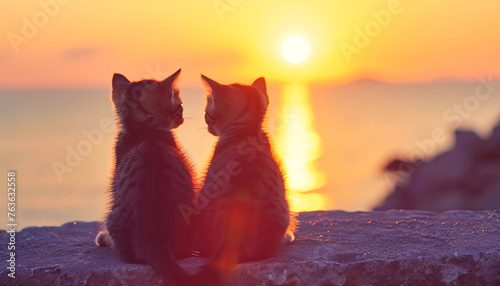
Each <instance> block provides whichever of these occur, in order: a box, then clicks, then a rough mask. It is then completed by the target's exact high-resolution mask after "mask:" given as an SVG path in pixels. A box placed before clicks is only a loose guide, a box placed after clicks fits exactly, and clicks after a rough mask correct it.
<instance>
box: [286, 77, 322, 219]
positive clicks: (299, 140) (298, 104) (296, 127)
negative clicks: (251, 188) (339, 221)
mask: <svg viewBox="0 0 500 286" xmlns="http://www.w3.org/2000/svg"><path fill="white" fill-rule="evenodd" d="M280 112H281V113H282V114H283V118H285V120H284V121H283V122H282V124H281V126H280V129H279V133H278V138H277V146H278V148H279V151H280V154H281V155H282V157H283V163H284V165H285V170H286V172H287V186H288V189H289V192H290V200H291V201H292V207H293V210H294V211H306V210H315V209H321V208H322V207H323V205H324V198H323V196H322V195H321V194H317V193H314V194H313V193H304V192H308V191H312V190H316V189H319V188H321V187H322V186H323V185H325V183H326V177H325V174H324V173H323V172H321V171H320V170H319V169H318V166H317V162H316V161H317V159H318V158H319V157H320V156H321V139H320V137H319V136H318V134H317V133H316V132H315V131H314V126H313V114H312V111H311V106H310V103H309V94H308V91H307V88H306V86H305V85H301V84H294V85H288V86H285V88H284V91H283V97H282V101H281V111H280Z"/></svg>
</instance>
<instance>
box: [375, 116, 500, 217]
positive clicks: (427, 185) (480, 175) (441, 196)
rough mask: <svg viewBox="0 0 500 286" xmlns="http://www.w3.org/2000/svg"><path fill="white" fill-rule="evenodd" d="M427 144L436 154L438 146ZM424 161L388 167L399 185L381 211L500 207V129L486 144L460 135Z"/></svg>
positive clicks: (470, 135) (468, 133) (466, 133)
mask: <svg viewBox="0 0 500 286" xmlns="http://www.w3.org/2000/svg"><path fill="white" fill-rule="evenodd" d="M421 144H422V148H424V149H430V148H431V146H433V145H432V144H435V143H434V142H432V141H430V139H429V140H427V142H426V143H425V144H424V143H421ZM420 151H423V150H420ZM420 159H423V160H415V159H414V158H413V160H409V162H408V161H407V160H400V159H396V160H394V161H392V162H391V163H390V164H388V165H387V166H386V168H385V170H386V171H387V172H388V174H389V175H390V176H391V177H393V178H395V180H396V181H397V182H398V183H397V184H396V186H395V188H394V191H393V192H392V193H391V194H390V195H389V196H388V197H387V198H386V199H385V201H384V202H382V203H381V204H380V205H379V206H378V207H376V208H375V210H389V209H419V210H430V211H446V210H451V209H474V210H480V209H499V208H500V124H499V125H498V126H497V127H495V128H494V129H493V130H492V132H491V134H490V135H489V136H488V138H484V139H483V138H480V137H479V136H478V135H477V134H476V133H475V132H473V131H466V130H457V131H456V132H455V145H454V147H453V148H451V149H450V150H448V151H446V152H444V153H442V154H439V155H437V156H436V157H434V158H428V159H425V158H420Z"/></svg>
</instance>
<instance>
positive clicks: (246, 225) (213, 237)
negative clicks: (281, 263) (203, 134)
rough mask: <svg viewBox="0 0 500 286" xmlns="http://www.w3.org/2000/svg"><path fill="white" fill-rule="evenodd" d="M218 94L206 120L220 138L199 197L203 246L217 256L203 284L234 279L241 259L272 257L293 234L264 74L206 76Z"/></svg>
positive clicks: (213, 94) (212, 99)
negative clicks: (229, 78) (247, 80)
mask: <svg viewBox="0 0 500 286" xmlns="http://www.w3.org/2000/svg"><path fill="white" fill-rule="evenodd" d="M202 78H203V80H204V81H205V82H206V83H207V84H208V87H209V89H210V91H211V94H210V95H209V96H208V98H207V106H206V113H205V120H206V122H207V124H208V130H209V132H210V133H212V134H213V135H215V136H218V137H219V140H218V142H217V145H216V147H215V151H214V154H213V157H212V160H211V162H210V165H209V167H208V170H207V172H206V177H205V180H204V185H203V187H202V189H201V191H200V193H199V196H198V201H197V204H198V206H197V207H198V209H200V210H201V212H200V214H199V215H198V217H197V223H198V226H197V229H198V237H199V250H200V254H201V255H202V256H208V257H210V259H209V262H208V264H207V265H205V266H204V268H203V270H202V271H201V272H200V273H198V274H197V275H196V280H197V281H199V283H201V285H211V284H220V283H223V282H224V281H226V280H227V279H228V278H229V276H230V274H231V273H232V271H233V270H234V268H235V267H236V265H237V263H238V262H244V261H253V260H260V259H266V258H269V257H271V256H273V255H275V254H276V253H277V252H278V250H279V249H280V248H281V246H282V245H283V244H284V243H286V242H289V241H291V240H293V231H294V230H295V218H294V216H293V215H291V213H290V209H289V206H288V202H287V199H286V189H285V183H284V179H283V174H282V170H281V166H280V164H279V163H278V162H277V161H276V159H275V157H274V154H273V152H272V149H271V144H270V142H269V138H268V135H267V133H266V132H265V131H264V130H263V127H262V123H263V121H264V117H265V114H266V111H267V108H268V105H269V98H268V95H267V90H266V82H265V80H264V78H259V79H257V80H256V81H255V82H254V83H253V84H252V85H250V86H248V85H241V84H231V85H223V84H219V83H217V82H216V81H214V80H211V79H209V78H207V77H205V76H203V75H202Z"/></svg>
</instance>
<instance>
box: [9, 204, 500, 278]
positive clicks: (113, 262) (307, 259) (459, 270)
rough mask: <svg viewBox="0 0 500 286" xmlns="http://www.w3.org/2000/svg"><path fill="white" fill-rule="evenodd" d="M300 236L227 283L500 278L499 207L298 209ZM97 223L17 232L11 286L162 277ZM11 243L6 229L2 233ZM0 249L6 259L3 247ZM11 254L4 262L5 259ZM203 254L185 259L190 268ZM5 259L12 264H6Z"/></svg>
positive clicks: (244, 266)
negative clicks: (103, 244) (102, 243)
mask: <svg viewBox="0 0 500 286" xmlns="http://www.w3.org/2000/svg"><path fill="white" fill-rule="evenodd" d="M299 220H300V223H301V224H300V229H299V231H298V233H297V236H296V240H295V241H294V242H292V243H291V244H290V245H289V246H287V247H286V248H285V249H283V251H282V252H281V253H279V255H277V256H276V257H274V258H272V259H269V260H266V261H259V262H253V263H244V264H241V265H240V266H239V267H238V269H237V271H236V272H235V273H234V276H233V277H232V279H231V280H230V281H229V285H500V210H495V211H449V212H445V213H433V212H427V211H400V210H391V211H386V212H366V213H363V212H358V213H347V212H341V211H329V212H327V211H322V212H309V213H301V214H300V216H299ZM98 227H99V224H98V223H97V222H91V223H86V222H72V223H67V224H64V225H62V226H61V227H31V228H26V229H24V230H22V231H21V232H19V233H17V234H16V243H17V244H16V247H17V250H18V252H17V254H16V278H15V280H14V279H11V278H8V277H7V273H8V272H9V270H8V269H6V268H5V267H2V268H1V273H0V276H1V277H0V282H1V283H2V284H7V285H160V282H161V281H160V280H159V279H158V277H157V276H156V275H155V274H154V273H153V272H152V270H151V269H150V267H148V266H145V265H133V264H125V263H122V262H121V261H120V260H119V259H118V258H117V257H116V256H115V255H114V254H113V253H112V252H111V251H110V250H109V249H106V248H99V247H97V246H96V245H95V244H94V241H93V240H94V237H95V235H96V233H97V231H98ZM0 238H1V241H3V242H4V243H3V244H4V245H7V240H8V234H7V233H6V232H5V231H1V233H0ZM0 257H3V258H5V259H6V258H8V253H7V249H6V247H1V250H0ZM4 261H5V260H4ZM202 262H203V261H202V260H201V259H200V258H195V257H193V258H189V259H185V260H183V261H181V264H182V266H183V267H185V268H186V269H188V270H191V271H193V270H194V269H196V267H197V266H199V265H200V264H201V263H202ZM4 265H5V262H4Z"/></svg>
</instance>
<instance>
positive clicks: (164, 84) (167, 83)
mask: <svg viewBox="0 0 500 286" xmlns="http://www.w3.org/2000/svg"><path fill="white" fill-rule="evenodd" d="M180 73H181V69H178V70H177V71H176V72H174V73H173V74H172V75H171V76H169V77H167V78H166V79H164V80H162V81H161V82H160V88H161V89H164V90H166V91H168V90H170V88H171V87H173V86H174V84H175V81H176V80H177V78H178V77H179V74H180ZM172 95H173V93H172Z"/></svg>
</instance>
